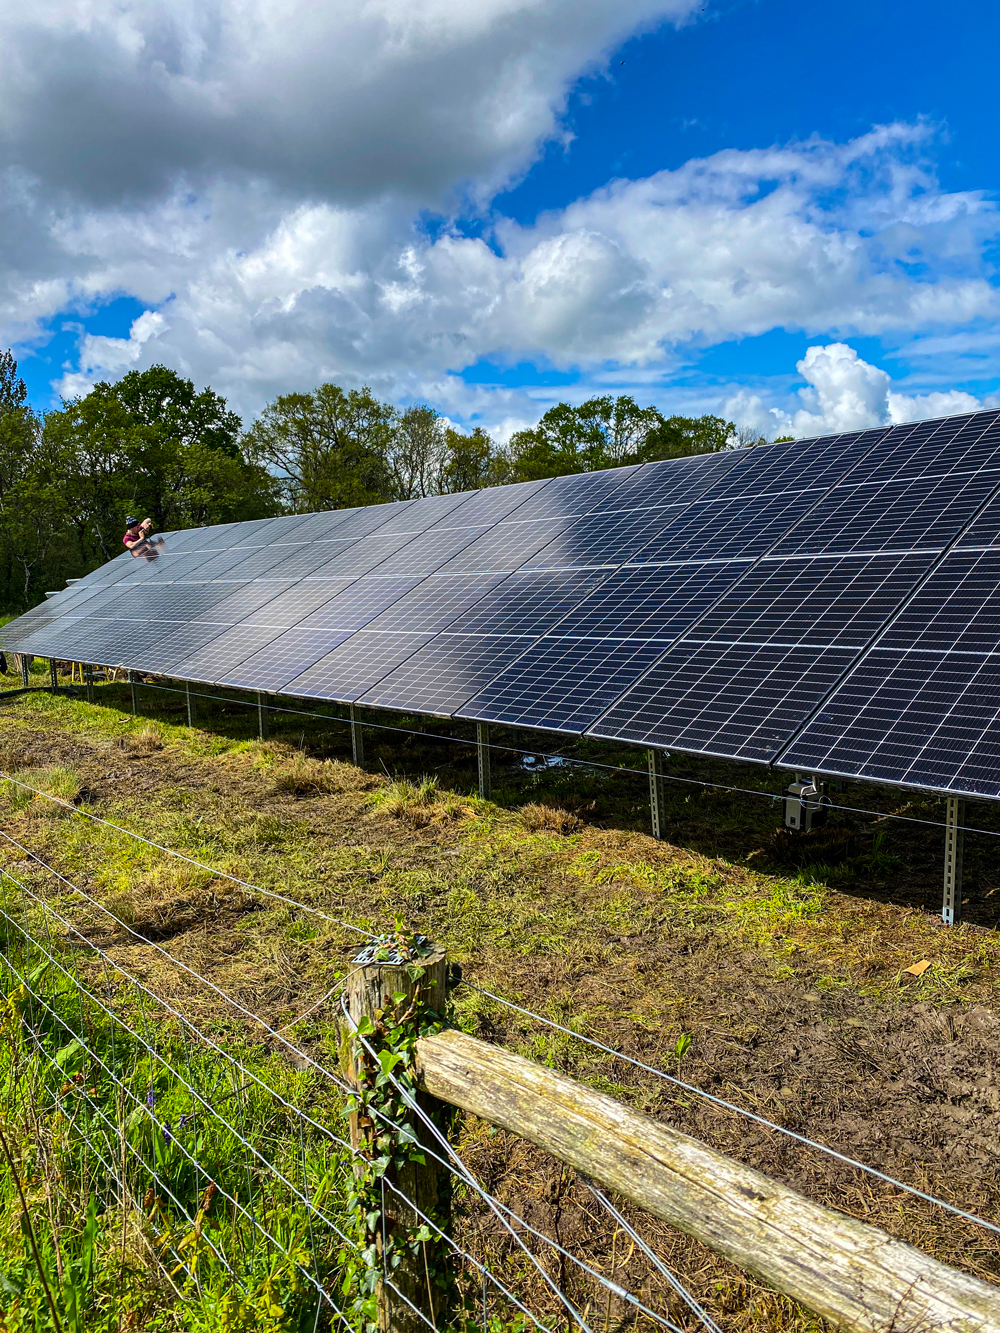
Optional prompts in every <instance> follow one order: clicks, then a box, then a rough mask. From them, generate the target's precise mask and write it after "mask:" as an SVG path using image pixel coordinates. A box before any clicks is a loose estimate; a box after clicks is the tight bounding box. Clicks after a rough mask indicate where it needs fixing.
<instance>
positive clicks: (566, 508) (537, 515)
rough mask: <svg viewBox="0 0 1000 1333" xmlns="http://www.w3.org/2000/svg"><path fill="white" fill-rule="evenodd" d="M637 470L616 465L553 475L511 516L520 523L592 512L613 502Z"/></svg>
mask: <svg viewBox="0 0 1000 1333" xmlns="http://www.w3.org/2000/svg"><path fill="white" fill-rule="evenodd" d="M638 471H639V467H638V466H633V467H616V468H613V469H611V470H608V471H603V472H577V473H574V474H571V475H570V476H568V477H553V478H552V480H551V481H550V482H549V484H548V485H547V486H544V487H542V489H541V490H538V491H535V493H534V494H533V495H531V496H529V497H528V499H527V500H524V501H522V502H521V504H519V505H518V506H517V509H516V510H515V511H514V512H513V514H512V517H513V518H515V519H516V520H517V521H518V522H520V523H529V522H534V521H535V520H537V519H542V518H551V519H568V518H575V517H577V516H578V515H580V514H589V513H591V511H593V510H595V509H598V508H600V507H601V506H603V505H605V504H609V503H611V501H612V497H613V496H614V494H615V492H616V491H618V490H619V488H620V487H622V486H624V484H625V482H626V481H628V479H629V477H632V476H634V475H635V474H636V473H637V472H638Z"/></svg>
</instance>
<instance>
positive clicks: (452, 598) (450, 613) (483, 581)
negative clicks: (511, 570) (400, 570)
mask: <svg viewBox="0 0 1000 1333" xmlns="http://www.w3.org/2000/svg"><path fill="white" fill-rule="evenodd" d="M501 577H502V575H500V576H498V575H495V574H469V575H457V574H456V575H450V576H446V575H443V574H432V575H431V576H430V577H429V578H426V579H424V581H423V582H422V583H420V584H418V586H417V587H416V588H414V589H413V590H412V591H411V592H408V593H405V594H404V595H403V596H402V597H401V598H400V599H399V601H397V602H394V603H393V604H392V606H390V607H388V608H387V609H386V610H385V611H383V612H382V613H381V615H379V616H377V617H376V618H375V619H374V620H373V621H371V623H370V624H369V626H368V628H369V629H372V630H397V631H399V632H401V633H402V632H405V633H408V634H410V633H424V632H426V633H428V634H430V633H435V632H437V631H438V630H442V629H444V628H445V626H446V625H450V624H451V622H452V621H453V620H454V619H455V617H456V616H459V615H461V614H462V612H463V611H467V610H468V609H469V607H470V606H472V605H473V604H474V603H476V602H478V601H479V599H480V598H481V597H482V596H483V595H484V594H485V593H488V592H489V591H490V590H491V589H493V588H495V587H496V586H497V584H498V582H499V581H500V578H501Z"/></svg>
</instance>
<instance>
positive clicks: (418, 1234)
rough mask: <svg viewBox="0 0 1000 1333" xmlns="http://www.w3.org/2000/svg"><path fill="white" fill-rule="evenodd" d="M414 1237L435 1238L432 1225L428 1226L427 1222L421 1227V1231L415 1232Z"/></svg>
mask: <svg viewBox="0 0 1000 1333" xmlns="http://www.w3.org/2000/svg"><path fill="white" fill-rule="evenodd" d="M413 1239H414V1240H418V1241H419V1240H433V1239H434V1237H433V1236H432V1235H431V1231H430V1227H428V1226H427V1225H426V1224H425V1225H424V1226H422V1227H421V1228H420V1229H419V1231H415V1232H414V1233H413Z"/></svg>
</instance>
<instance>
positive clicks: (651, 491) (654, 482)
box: [588, 451, 741, 514]
mask: <svg viewBox="0 0 1000 1333" xmlns="http://www.w3.org/2000/svg"><path fill="white" fill-rule="evenodd" d="M740 461H741V460H740V457H739V455H738V453H737V452H735V451H733V452H732V453H726V454H707V455H703V456H702V457H700V458H668V459H664V460H662V461H661V462H658V463H644V464H643V465H642V466H641V467H637V468H635V469H634V470H631V471H630V475H629V476H628V477H626V478H625V479H624V480H623V481H622V484H621V485H620V486H616V487H615V488H614V489H613V490H611V491H610V492H609V493H608V495H607V496H606V497H604V498H603V499H602V500H600V501H599V502H598V503H597V504H595V505H593V506H592V507H591V509H590V510H589V511H588V512H590V513H592V514H605V513H613V512H615V511H617V510H628V509H638V508H644V509H648V508H652V507H654V506H659V505H678V504H687V503H688V502H689V501H690V500H693V499H695V498H696V497H697V496H698V495H700V494H702V493H703V492H705V491H706V490H708V489H709V487H710V486H712V484H713V483H714V482H716V481H717V480H718V479H719V478H720V477H722V476H724V475H725V474H726V473H728V472H729V471H731V470H732V469H733V468H734V467H737V466H739V464H740ZM615 470H616V471H617V469H615ZM605 475H608V474H605ZM611 475H614V474H613V473H612V474H611Z"/></svg>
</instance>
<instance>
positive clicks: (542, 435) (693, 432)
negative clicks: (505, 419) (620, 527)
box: [510, 394, 733, 481]
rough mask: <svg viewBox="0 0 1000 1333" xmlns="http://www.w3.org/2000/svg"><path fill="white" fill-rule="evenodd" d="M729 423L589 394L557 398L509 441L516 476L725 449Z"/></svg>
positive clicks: (528, 477) (624, 398)
mask: <svg viewBox="0 0 1000 1333" xmlns="http://www.w3.org/2000/svg"><path fill="white" fill-rule="evenodd" d="M732 430H733V427H732V425H731V423H730V422H727V421H723V420H722V418H721V417H713V416H703V417H680V416H673V417H664V416H663V415H662V413H661V412H659V411H658V410H657V409H656V408H655V407H640V406H639V404H638V403H637V402H636V401H635V399H634V398H630V397H629V396H628V395H627V394H623V395H621V396H620V397H618V398H612V397H611V396H610V395H609V396H607V397H603V398H591V399H589V400H588V401H587V402H585V403H581V404H580V405H579V406H578V407H573V406H572V405H571V404H569V403H557V404H556V406H555V407H551V408H549V410H548V411H547V412H546V413H545V415H544V416H543V417H542V419H541V421H540V422H539V423H538V425H537V426H535V427H534V428H533V429H532V430H522V431H518V432H517V434H516V435H514V437H513V438H512V440H511V445H510V451H511V456H512V472H513V475H514V477H515V478H516V479H517V480H521V481H529V480H532V479H534V478H539V477H558V476H565V475H566V474H568V473H573V472H596V471H597V470H599V469H600V468H610V467H621V466H623V465H625V464H629V463H648V462H654V461H656V460H658V459H664V458H683V457H686V456H687V455H689V454H703V453H713V452H715V451H716V450H719V449H725V448H726V447H727V445H728V442H729V438H730V435H731V433H732Z"/></svg>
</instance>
